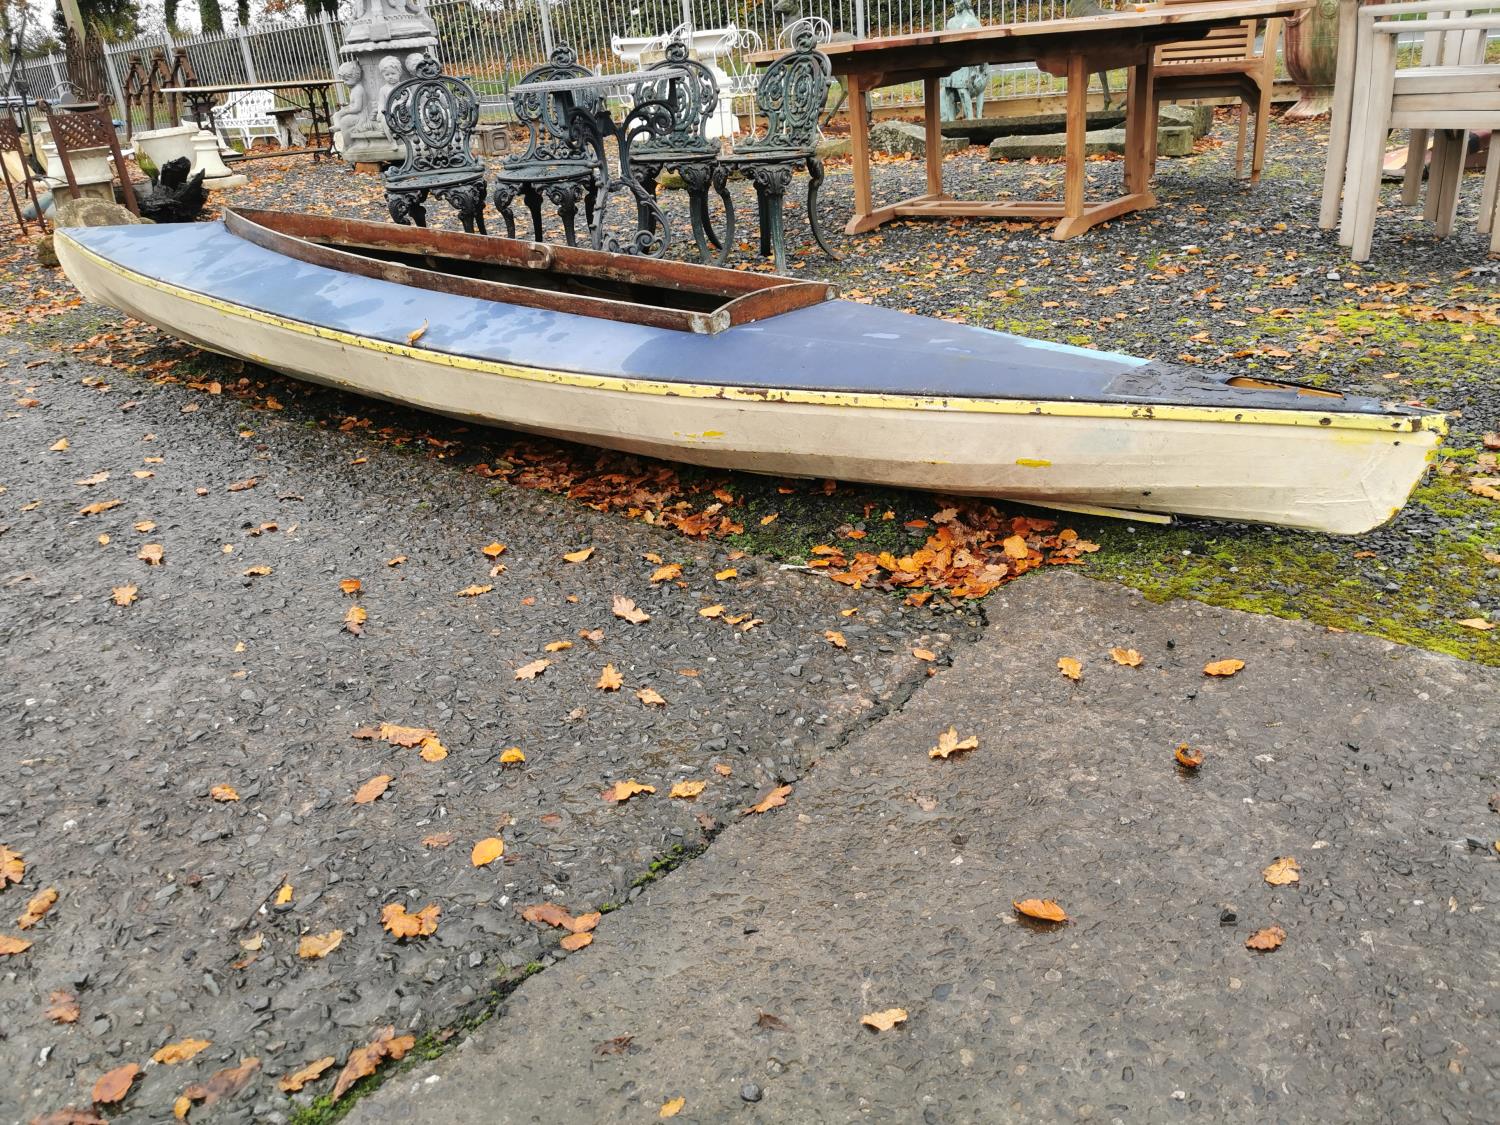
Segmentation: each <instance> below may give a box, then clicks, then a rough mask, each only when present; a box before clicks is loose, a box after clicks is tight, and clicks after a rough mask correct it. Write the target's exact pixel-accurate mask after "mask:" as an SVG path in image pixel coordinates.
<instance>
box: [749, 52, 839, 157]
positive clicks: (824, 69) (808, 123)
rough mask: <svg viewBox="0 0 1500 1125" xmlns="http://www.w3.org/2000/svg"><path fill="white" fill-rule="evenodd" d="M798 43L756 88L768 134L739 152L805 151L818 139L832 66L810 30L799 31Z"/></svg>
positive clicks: (778, 60) (757, 100)
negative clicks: (770, 150) (767, 150)
mask: <svg viewBox="0 0 1500 1125" xmlns="http://www.w3.org/2000/svg"><path fill="white" fill-rule="evenodd" d="M795 42H796V47H795V49H794V50H792V51H790V52H788V53H787V54H785V55H782V56H781V58H779V59H777V60H776V61H775V62H773V63H772V64H771V65H770V66H768V67H767V68H766V72H765V74H763V75H761V79H760V84H759V85H758V86H757V87H756V89H755V107H756V108H757V109H758V110H760V112H761V113H763V114H765V116H766V132H765V135H764V136H762V137H757V138H755V139H754V140H750V141H746V142H745V143H744V144H742V145H739V146H738V147H737V151H740V152H754V151H756V150H758V149H778V150H779V149H806V148H811V147H812V146H813V144H814V142H815V141H816V140H817V135H818V117H819V115H821V114H822V112H823V104H824V103H825V102H826V101H827V100H828V86H829V83H830V82H831V81H832V78H831V75H832V67H831V66H830V64H829V62H828V56H827V55H825V54H823V52H822V51H819V50H818V49H817V42H816V40H815V39H814V38H813V33H812V31H811V29H809V28H808V27H806V26H805V25H804V26H803V27H802V28H800V29H799V30H798V33H797V38H796V41H795Z"/></svg>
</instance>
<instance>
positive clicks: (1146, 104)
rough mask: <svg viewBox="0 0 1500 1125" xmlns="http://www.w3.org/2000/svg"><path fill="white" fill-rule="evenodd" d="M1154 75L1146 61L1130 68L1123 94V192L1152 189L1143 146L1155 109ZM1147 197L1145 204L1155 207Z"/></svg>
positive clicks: (1148, 160) (1147, 192) (1141, 191)
mask: <svg viewBox="0 0 1500 1125" xmlns="http://www.w3.org/2000/svg"><path fill="white" fill-rule="evenodd" d="M1154 85H1155V75H1154V72H1153V70H1152V66H1151V62H1150V61H1149V60H1148V61H1146V62H1144V63H1141V64H1140V65H1138V66H1133V67H1131V68H1130V85H1129V87H1128V89H1127V91H1126V96H1125V191H1126V193H1127V194H1132V195H1133V194H1137V193H1141V194H1147V195H1149V193H1150V191H1151V163H1152V162H1151V158H1150V153H1149V152H1148V151H1147V149H1146V144H1147V135H1148V134H1149V133H1150V125H1149V122H1148V118H1149V117H1151V116H1152V115H1153V113H1154V112H1155V110H1154V107H1155V105H1156V95H1155V90H1154ZM1155 204H1156V201H1155V200H1154V199H1152V200H1150V201H1149V202H1148V203H1146V204H1145V206H1147V207H1152V206H1155Z"/></svg>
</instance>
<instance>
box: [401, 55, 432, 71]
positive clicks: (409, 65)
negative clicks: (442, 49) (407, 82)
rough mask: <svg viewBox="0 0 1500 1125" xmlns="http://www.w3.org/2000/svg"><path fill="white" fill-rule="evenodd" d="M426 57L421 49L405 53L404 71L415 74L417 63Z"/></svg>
mask: <svg viewBox="0 0 1500 1125" xmlns="http://www.w3.org/2000/svg"><path fill="white" fill-rule="evenodd" d="M426 57H427V56H426V55H424V54H423V53H422V52H421V51H413V52H412V53H411V54H409V55H407V56H406V71H407V73H408V74H415V73H417V67H418V65H420V63H421V62H422V60H423V59H425V58H426Z"/></svg>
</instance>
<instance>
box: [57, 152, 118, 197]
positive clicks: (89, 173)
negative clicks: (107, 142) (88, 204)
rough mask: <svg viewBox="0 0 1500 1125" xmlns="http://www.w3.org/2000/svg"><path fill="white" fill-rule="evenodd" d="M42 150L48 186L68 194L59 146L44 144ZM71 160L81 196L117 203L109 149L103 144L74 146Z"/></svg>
mask: <svg viewBox="0 0 1500 1125" xmlns="http://www.w3.org/2000/svg"><path fill="white" fill-rule="evenodd" d="M42 152H43V153H44V154H46V157H47V170H46V173H45V177H46V180H47V185H48V186H49V187H50V188H51V189H52V191H53V193H54V194H55V193H57V192H58V191H62V192H64V193H66V192H67V190H68V176H67V173H66V172H64V171H63V166H62V158H61V157H60V156H58V155H57V146H56V145H54V144H44V145H42ZM68 163H70V164H71V165H72V166H73V182H74V183H76V184H77V185H78V192H79V194H80V195H84V196H92V197H95V198H98V199H107V200H109V201H110V202H111V203H113V202H114V199H115V189H114V171H113V169H112V168H111V167H110V155H109V149H108V148H106V147H103V146H100V147H99V148H78V149H74V150H73V151H71V152H69V153H68Z"/></svg>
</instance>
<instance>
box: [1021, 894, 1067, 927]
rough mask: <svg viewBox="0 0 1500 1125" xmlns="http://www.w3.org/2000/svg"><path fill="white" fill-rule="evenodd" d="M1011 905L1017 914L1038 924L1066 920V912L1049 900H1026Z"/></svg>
mask: <svg viewBox="0 0 1500 1125" xmlns="http://www.w3.org/2000/svg"><path fill="white" fill-rule="evenodd" d="M1011 905H1012V906H1014V907H1015V908H1016V913H1017V914H1024V915H1025V916H1026V917H1028V918H1034V919H1036V920H1037V921H1038V922H1066V921H1067V920H1068V915H1067V912H1066V911H1065V910H1063V908H1062V907H1060V906H1058V905H1057V903H1055V902H1053V901H1052V900H1051V899H1050V898H1027V899H1022V900H1021V901H1020V902H1013V903H1011Z"/></svg>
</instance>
